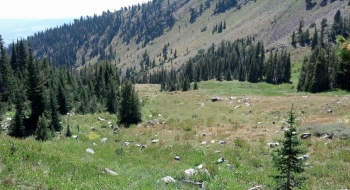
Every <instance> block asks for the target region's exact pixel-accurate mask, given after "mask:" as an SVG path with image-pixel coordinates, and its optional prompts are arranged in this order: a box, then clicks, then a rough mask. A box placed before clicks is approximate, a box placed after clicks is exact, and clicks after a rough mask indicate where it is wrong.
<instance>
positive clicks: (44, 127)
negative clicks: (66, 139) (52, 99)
mask: <svg viewBox="0 0 350 190" xmlns="http://www.w3.org/2000/svg"><path fill="white" fill-rule="evenodd" d="M35 136H36V139H37V140H40V141H46V140H49V139H50V138H51V137H52V136H51V130H50V128H49V122H48V120H47V119H46V117H45V115H44V114H43V115H41V116H39V119H38V125H37V127H36V130H35Z"/></svg>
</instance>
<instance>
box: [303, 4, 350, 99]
mask: <svg viewBox="0 0 350 190" xmlns="http://www.w3.org/2000/svg"><path fill="white" fill-rule="evenodd" d="M327 27H329V26H328V24H327V19H323V20H322V22H321V30H320V32H318V31H317V30H316V26H315V32H314V34H313V37H312V39H311V40H310V41H311V45H310V47H311V49H312V53H311V55H310V56H307V57H305V58H304V61H303V64H302V68H301V71H300V75H299V82H298V87H297V89H298V91H304V92H312V93H316V92H322V91H327V90H331V89H335V88H341V89H345V90H350V63H349V62H347V61H343V60H341V59H340V58H339V57H338V56H337V51H338V49H339V48H338V47H337V46H336V45H335V44H334V43H335V41H336V38H337V36H339V35H341V36H344V37H346V38H348V37H349V32H350V21H349V19H348V18H343V17H342V16H341V13H340V11H337V13H336V14H335V16H334V22H333V24H332V25H331V26H330V29H329V31H330V32H329V33H328V34H326V32H325V29H326V28H327Z"/></svg>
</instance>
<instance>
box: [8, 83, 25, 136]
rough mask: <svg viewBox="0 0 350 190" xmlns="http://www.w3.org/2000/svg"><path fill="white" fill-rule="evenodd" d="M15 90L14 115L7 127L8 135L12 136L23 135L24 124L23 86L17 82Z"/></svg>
mask: <svg viewBox="0 0 350 190" xmlns="http://www.w3.org/2000/svg"><path fill="white" fill-rule="evenodd" d="M14 91H15V97H16V99H15V110H16V113H15V116H14V119H13V120H12V122H11V125H10V127H9V135H10V136H13V137H24V135H25V126H24V118H25V115H24V111H25V101H26V97H25V88H24V86H23V85H22V84H21V83H19V82H17V85H16V88H15V89H14Z"/></svg>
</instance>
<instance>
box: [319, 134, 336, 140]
mask: <svg viewBox="0 0 350 190" xmlns="http://www.w3.org/2000/svg"><path fill="white" fill-rule="evenodd" d="M320 138H321V139H333V134H328V133H326V134H322V135H320Z"/></svg>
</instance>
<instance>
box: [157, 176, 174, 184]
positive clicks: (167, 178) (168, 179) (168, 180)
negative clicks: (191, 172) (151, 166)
mask: <svg viewBox="0 0 350 190" xmlns="http://www.w3.org/2000/svg"><path fill="white" fill-rule="evenodd" d="M161 180H162V181H164V182H165V183H172V182H176V181H175V179H174V178H172V177H170V176H166V177H163V178H162V179H161Z"/></svg>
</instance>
